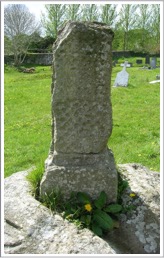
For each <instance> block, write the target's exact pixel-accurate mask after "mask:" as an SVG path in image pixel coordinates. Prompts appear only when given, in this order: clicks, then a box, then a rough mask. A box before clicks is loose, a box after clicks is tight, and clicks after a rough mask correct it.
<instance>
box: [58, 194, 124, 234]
mask: <svg viewBox="0 0 164 258" xmlns="http://www.w3.org/2000/svg"><path fill="white" fill-rule="evenodd" d="M121 210H122V206H121V205H120V204H107V195H106V193H105V192H104V191H102V192H101V193H100V195H99V197H98V198H97V199H96V200H92V199H91V197H90V196H89V195H88V194H86V193H83V192H78V193H72V196H71V197H70V199H69V200H68V201H67V203H66V204H65V211H64V214H63V215H64V218H66V219H68V220H69V221H71V222H74V221H79V222H81V226H83V227H87V228H89V229H91V230H92V231H93V232H94V233H95V234H96V235H98V236H102V235H103V233H105V232H107V231H109V230H111V229H113V228H114V227H116V225H117V227H118V222H117V221H118V214H119V212H121Z"/></svg>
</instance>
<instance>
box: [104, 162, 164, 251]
mask: <svg viewBox="0 0 164 258" xmlns="http://www.w3.org/2000/svg"><path fill="white" fill-rule="evenodd" d="M118 170H119V172H120V174H121V178H122V179H123V180H126V181H127V182H128V184H129V186H128V187H127V188H126V190H125V191H124V193H123V195H122V202H123V206H124V207H127V209H129V212H127V214H123V213H122V214H121V215H120V227H119V228H118V229H116V230H114V231H112V232H110V233H109V234H108V237H107V239H110V240H112V241H113V242H114V243H117V246H119V247H121V248H123V247H124V248H125V250H128V251H129V252H130V253H133V254H159V253H160V173H159V172H153V171H151V170H149V169H148V168H146V167H144V166H142V165H140V164H135V163H132V164H123V165H118ZM110 244H111V243H110Z"/></svg>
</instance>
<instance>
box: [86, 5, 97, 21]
mask: <svg viewBox="0 0 164 258" xmlns="http://www.w3.org/2000/svg"><path fill="white" fill-rule="evenodd" d="M82 20H83V21H98V20H99V13H98V8H97V5H95V4H84V5H83V7H82Z"/></svg>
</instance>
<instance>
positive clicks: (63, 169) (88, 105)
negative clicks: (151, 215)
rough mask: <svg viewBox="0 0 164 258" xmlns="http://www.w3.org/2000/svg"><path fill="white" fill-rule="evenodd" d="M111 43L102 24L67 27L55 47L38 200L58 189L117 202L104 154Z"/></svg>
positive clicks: (109, 121)
mask: <svg viewBox="0 0 164 258" xmlns="http://www.w3.org/2000/svg"><path fill="white" fill-rule="evenodd" d="M112 40H113V32H112V31H111V29H110V28H109V27H108V26H107V25H105V24H102V23H96V22H95V23H94V22H92V23H90V22H68V23H66V25H65V26H64V28H63V29H62V30H61V31H60V33H59V36H58V38H57V40H56V42H55V43H54V46H53V55H54V58H53V77H52V144H51V149H50V154H49V157H48V159H47V161H46V173H45V174H44V177H43V179H42V182H41V194H44V193H45V192H47V191H52V190H53V189H56V188H61V190H63V191H65V192H67V193H68V194H69V193H70V192H71V191H73V190H78V189H79V190H81V191H84V190H85V191H87V192H88V193H90V194H91V195H92V196H93V197H96V196H97V195H98V194H99V192H100V191H102V190H104V191H106V192H107V193H108V194H109V196H110V197H109V201H115V200H116V193H117V172H116V169H115V165H114V157H113V154H112V152H111V150H107V142H108V139H109V137H110V135H111V132H112V107H111V99H110V94H111V93H110V80H111V69H112V64H111V61H112V60H111V56H112V54H111V53H112V48H111V45H112ZM96 185H98V187H97V186H96Z"/></svg>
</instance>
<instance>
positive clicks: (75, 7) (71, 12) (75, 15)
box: [66, 4, 81, 21]
mask: <svg viewBox="0 0 164 258" xmlns="http://www.w3.org/2000/svg"><path fill="white" fill-rule="evenodd" d="M80 14H81V9H80V4H68V5H66V19H68V20H71V21H78V20H79V19H80Z"/></svg>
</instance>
